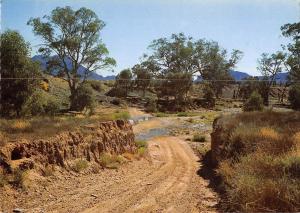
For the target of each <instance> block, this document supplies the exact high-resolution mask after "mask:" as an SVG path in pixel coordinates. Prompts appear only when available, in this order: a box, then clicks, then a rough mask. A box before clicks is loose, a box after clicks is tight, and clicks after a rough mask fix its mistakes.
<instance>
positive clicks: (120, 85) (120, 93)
mask: <svg viewBox="0 0 300 213" xmlns="http://www.w3.org/2000/svg"><path fill="white" fill-rule="evenodd" d="M131 81H132V73H131V70H130V69H125V70H122V71H121V72H120V73H119V74H118V75H117V76H116V83H115V92H116V96H117V97H127V95H128V92H129V89H130V87H131Z"/></svg>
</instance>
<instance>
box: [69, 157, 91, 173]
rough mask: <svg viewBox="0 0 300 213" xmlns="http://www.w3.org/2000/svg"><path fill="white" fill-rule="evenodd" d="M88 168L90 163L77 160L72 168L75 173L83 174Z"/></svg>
mask: <svg viewBox="0 0 300 213" xmlns="http://www.w3.org/2000/svg"><path fill="white" fill-rule="evenodd" d="M87 167H88V162H87V161H86V160H84V159H79V160H76V161H75V163H74V165H73V166H72V169H73V170H74V171H75V172H81V171H83V170H85V169H86V168H87Z"/></svg>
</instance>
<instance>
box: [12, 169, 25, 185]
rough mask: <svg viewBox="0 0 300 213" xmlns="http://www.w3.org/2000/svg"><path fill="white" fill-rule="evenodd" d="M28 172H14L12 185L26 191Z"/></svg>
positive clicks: (18, 170)
mask: <svg viewBox="0 0 300 213" xmlns="http://www.w3.org/2000/svg"><path fill="white" fill-rule="evenodd" d="M25 179H26V171H23V170H21V169H16V170H14V171H13V176H12V184H13V185H14V186H15V187H18V188H22V189H25V184H24V183H25Z"/></svg>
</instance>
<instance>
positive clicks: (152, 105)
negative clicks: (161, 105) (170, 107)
mask: <svg viewBox="0 0 300 213" xmlns="http://www.w3.org/2000/svg"><path fill="white" fill-rule="evenodd" d="M145 111H146V112H157V104H156V101H155V100H154V99H150V100H149V101H148V102H147V104H146V110H145Z"/></svg>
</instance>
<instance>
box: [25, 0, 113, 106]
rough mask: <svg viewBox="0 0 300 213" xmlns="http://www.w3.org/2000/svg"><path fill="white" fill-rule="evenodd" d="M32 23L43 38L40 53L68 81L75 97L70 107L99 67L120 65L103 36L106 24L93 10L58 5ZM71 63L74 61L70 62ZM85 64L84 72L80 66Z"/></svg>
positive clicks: (51, 68) (31, 21)
mask: <svg viewBox="0 0 300 213" xmlns="http://www.w3.org/2000/svg"><path fill="white" fill-rule="evenodd" d="M28 25H31V26H32V27H33V32H34V34H35V35H36V36H39V37H40V38H41V39H42V41H43V42H42V44H41V47H40V48H39V53H41V54H42V55H44V56H45V57H47V58H49V57H50V56H51V55H53V54H54V55H56V57H50V60H49V62H48V68H49V70H55V71H58V73H60V76H61V77H62V78H63V79H65V80H66V81H67V82H68V85H69V88H70V92H71V96H70V102H71V104H70V109H72V110H77V109H76V103H74V101H75V98H74V97H75V95H76V92H77V88H78V87H79V86H80V85H81V84H82V83H83V82H84V81H85V80H86V79H87V77H88V76H89V75H90V74H91V73H92V72H95V71H96V70H100V69H108V68H111V67H112V66H114V65H115V64H116V62H115V60H114V59H113V58H111V57H109V56H108V54H109V51H108V49H107V48H106V46H105V44H104V43H103V42H102V41H101V39H100V31H101V30H102V29H103V28H104V26H105V23H104V22H103V21H102V20H100V19H99V18H98V16H97V15H96V14H95V13H94V12H93V11H92V10H90V9H87V8H84V7H82V8H80V9H78V10H73V9H72V8H71V7H68V6H67V7H63V8H62V7H57V8H56V9H54V10H53V11H52V12H51V14H50V15H46V16H44V17H43V18H31V19H30V20H29V21H28ZM70 63H71V64H70ZM81 66H84V67H85V69H84V71H83V73H79V72H78V69H79V68H80V67H81Z"/></svg>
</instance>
